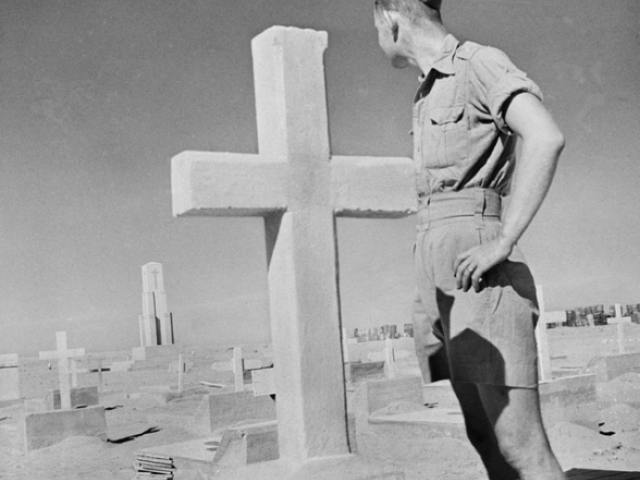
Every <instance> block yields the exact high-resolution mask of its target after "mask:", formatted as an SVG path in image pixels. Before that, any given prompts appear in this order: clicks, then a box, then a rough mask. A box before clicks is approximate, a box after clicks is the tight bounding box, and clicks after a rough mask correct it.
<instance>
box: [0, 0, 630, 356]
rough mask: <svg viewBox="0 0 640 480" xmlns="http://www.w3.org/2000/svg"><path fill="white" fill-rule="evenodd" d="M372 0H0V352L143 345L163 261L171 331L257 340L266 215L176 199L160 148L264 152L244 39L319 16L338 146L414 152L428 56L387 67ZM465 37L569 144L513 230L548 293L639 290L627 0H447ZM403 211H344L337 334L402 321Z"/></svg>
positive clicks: (409, 224) (624, 297) (193, 338)
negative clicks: (508, 72)
mask: <svg viewBox="0 0 640 480" xmlns="http://www.w3.org/2000/svg"><path fill="white" fill-rule="evenodd" d="M371 5H372V1H370V0H339V1H336V0H314V1H310V0H252V1H249V0H234V1H226V0H206V1H205V0H191V1H168V0H137V1H133V0H84V1H83V2H76V1H71V0H4V1H3V2H2V6H1V8H0V171H1V172H2V175H0V183H1V184H0V200H1V205H2V207H1V208H0V226H1V229H0V242H1V243H0V245H1V248H0V265H1V267H2V268H1V269H0V291H1V292H2V294H1V295H0V319H1V320H0V322H1V325H2V330H1V332H2V333H1V334H0V353H12V352H19V353H28V354H35V353H37V351H38V350H48V349H51V348H53V347H54V344H55V332H56V331H58V330H66V331H67V333H68V336H69V345H70V346H71V347H86V348H87V350H88V351H92V350H124V349H129V348H131V347H133V346H137V345H138V320H137V317H138V315H139V314H140V313H141V298H140V295H141V290H142V282H141V272H140V267H141V266H142V265H143V264H145V263H148V262H160V263H162V264H163V266H164V273H165V286H166V290H167V298H168V302H169V308H170V310H171V311H172V312H173V315H174V328H175V332H176V340H177V341H178V342H179V343H181V344H184V345H206V344H231V343H238V342H242V341H247V342H248V341H268V340H269V320H268V304H267V294H266V260H265V248H264V234H263V229H262V222H261V220H260V219H230V218H189V219H176V218H173V217H172V214H171V186H170V173H171V172H170V158H171V157H172V156H173V155H176V154H177V153H179V152H181V151H183V150H208V151H221V152H222V151H231V152H256V150H257V141H256V126H255V111H254V94H253V78H252V67H251V52H250V42H251V39H252V38H253V37H254V36H255V35H257V34H258V33H260V32H262V31H263V30H265V29H267V28H268V27H270V26H272V25H291V26H298V27H306V28H314V29H317V30H326V31H328V32H329V48H328V50H327V52H326V55H325V66H326V73H325V76H326V82H327V90H328V106H329V122H330V134H331V141H332V150H333V153H335V154H340V155H380V156H402V155H410V152H411V138H410V137H409V135H408V134H407V132H408V131H409V129H410V108H411V99H412V95H413V92H414V90H415V88H416V86H417V76H418V74H419V72H417V71H415V70H404V71H398V70H393V69H392V68H391V67H390V66H389V64H388V61H387V60H386V59H385V58H384V56H383V54H382V52H381V51H380V50H379V47H378V46H377V43H376V38H377V37H376V32H375V29H374V28H373V23H372V14H371ZM443 14H444V17H445V22H446V23H447V25H448V26H449V27H450V29H451V30H452V31H453V32H454V33H455V34H456V35H458V36H459V38H461V39H466V38H469V39H473V40H475V41H477V42H479V43H483V44H490V45H493V46H496V47H498V48H501V49H503V50H504V51H506V53H507V54H508V55H509V56H510V57H511V59H512V60H513V61H514V62H515V63H516V64H517V65H518V66H520V67H521V68H522V69H524V70H525V71H527V72H528V73H529V75H530V76H531V77H532V78H533V79H534V80H535V81H536V82H538V84H539V85H540V86H541V88H542V90H543V92H544V93H545V103H546V105H547V108H548V109H549V110H550V111H551V112H552V114H553V115H554V117H555V118H556V120H557V122H558V124H559V125H560V127H561V129H562V130H563V131H564V133H565V135H566V137H567V141H568V145H567V148H566V150H565V152H564V154H563V157H562V159H561V163H560V166H559V170H558V173H557V176H556V180H555V183H554V185H553V187H552V190H551V192H550V194H549V196H548V199H547V202H546V203H545V205H544V206H543V208H542V210H541V211H540V213H539V215H538V217H537V218H536V220H535V221H534V223H533V224H532V225H531V227H530V229H529V230H528V231H527V233H525V237H524V238H523V240H522V242H521V247H522V249H523V250H524V252H525V255H526V256H527V258H528V260H529V263H530V264H531V268H532V270H533V272H534V275H535V276H536V281H537V283H539V284H541V285H543V288H544V293H545V300H546V304H547V309H548V310H556V309H569V308H573V307H576V306H579V305H595V304H599V303H604V304H605V305H607V306H608V305H610V304H612V303H614V302H620V303H640V264H639V263H640V262H639V259H640V242H639V241H638V237H639V234H640V215H638V213H637V210H638V206H639V205H640V165H639V162H638V157H639V156H640V154H639V153H638V152H640V135H639V134H638V125H640V82H638V78H640V56H639V55H638V52H639V47H640V45H639V43H640V41H639V37H640V4H639V3H638V2H637V1H636V0H612V1H609V2H602V1H600V0H563V1H561V2H557V1H555V0H539V1H536V2H533V1H514V0H474V1H472V2H470V1H466V0H445V2H444V10H443ZM413 224H414V219H413V218H409V219H404V220H341V221H340V222H339V232H338V233H339V246H340V265H341V267H340V268H341V287H342V305H343V320H344V323H345V326H346V327H348V328H349V329H352V328H355V327H360V328H368V327H374V326H379V325H381V324H386V323H397V324H403V323H408V322H410V300H411V297H412V292H413V284H414V278H413V266H412V256H411V248H412V243H413V237H414V226H413Z"/></svg>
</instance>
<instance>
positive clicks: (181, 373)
mask: <svg viewBox="0 0 640 480" xmlns="http://www.w3.org/2000/svg"><path fill="white" fill-rule="evenodd" d="M185 369H186V368H185V364H184V355H183V354H182V353H181V354H179V355H178V392H179V393H182V392H183V391H184V371H185Z"/></svg>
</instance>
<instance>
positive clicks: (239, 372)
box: [231, 347, 244, 392]
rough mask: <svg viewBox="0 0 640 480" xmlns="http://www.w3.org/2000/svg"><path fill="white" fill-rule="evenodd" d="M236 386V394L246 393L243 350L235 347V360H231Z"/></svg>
mask: <svg viewBox="0 0 640 480" xmlns="http://www.w3.org/2000/svg"><path fill="white" fill-rule="evenodd" d="M231 368H232V370H233V377H234V385H235V389H236V392H244V361H243V360H242V348H241V347H234V349H233V359H231Z"/></svg>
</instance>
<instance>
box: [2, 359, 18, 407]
mask: <svg viewBox="0 0 640 480" xmlns="http://www.w3.org/2000/svg"><path fill="white" fill-rule="evenodd" d="M19 398H20V374H19V371H18V354H16V353H7V354H3V355H0V401H4V400H17V399H19Z"/></svg>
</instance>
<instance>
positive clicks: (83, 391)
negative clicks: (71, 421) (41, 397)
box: [47, 386, 100, 410]
mask: <svg viewBox="0 0 640 480" xmlns="http://www.w3.org/2000/svg"><path fill="white" fill-rule="evenodd" d="M99 403H100V393H99V391H98V387H97V386H94V387H75V388H72V389H71V408H78V407H91V406H95V405H98V404H99ZM47 407H48V409H49V410H60V408H61V404H60V390H50V391H49V394H48V395H47Z"/></svg>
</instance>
